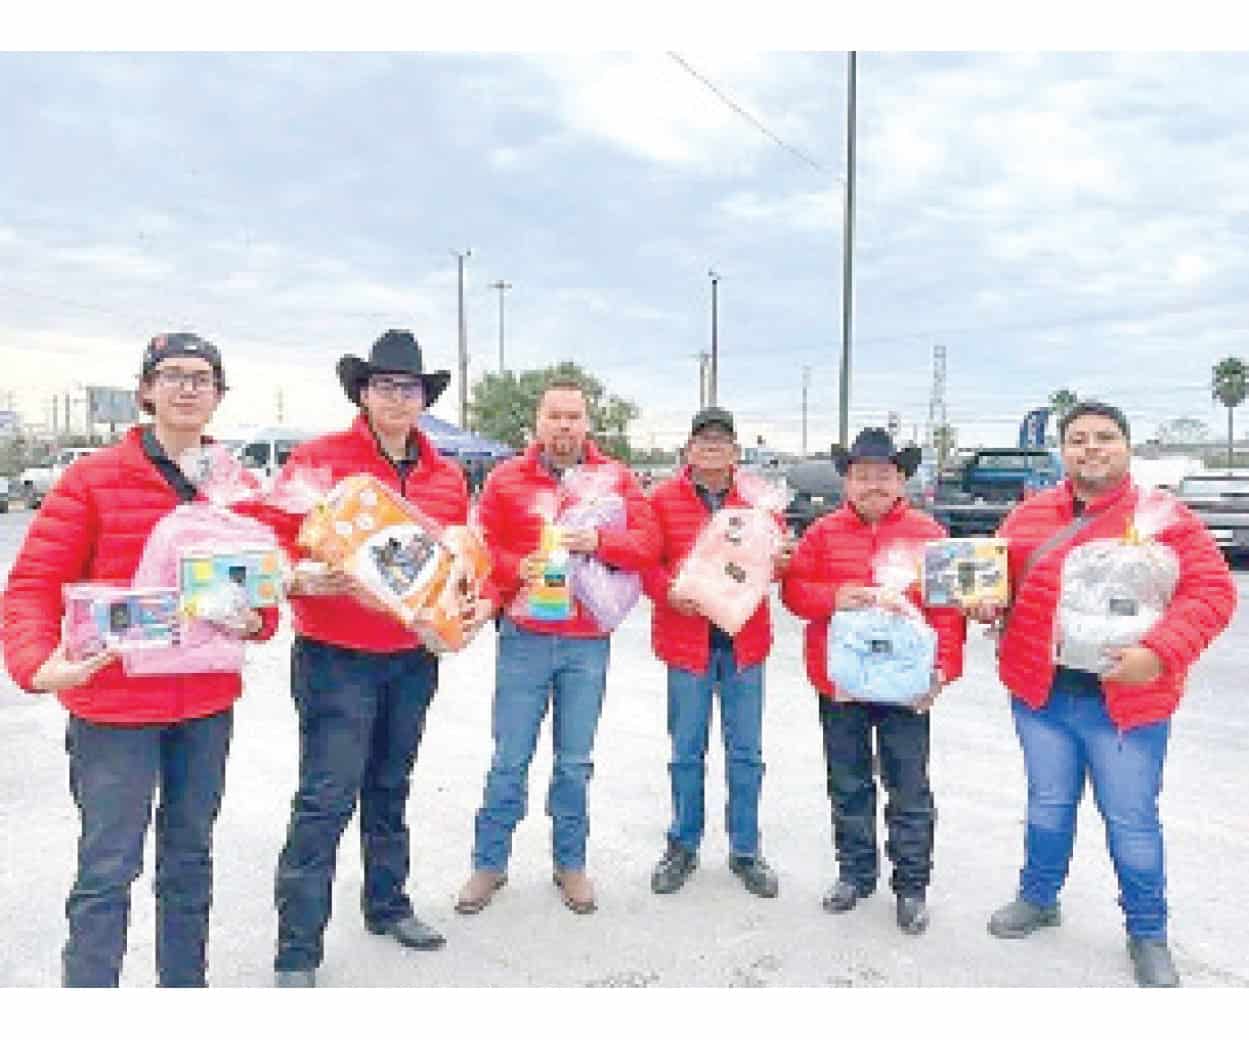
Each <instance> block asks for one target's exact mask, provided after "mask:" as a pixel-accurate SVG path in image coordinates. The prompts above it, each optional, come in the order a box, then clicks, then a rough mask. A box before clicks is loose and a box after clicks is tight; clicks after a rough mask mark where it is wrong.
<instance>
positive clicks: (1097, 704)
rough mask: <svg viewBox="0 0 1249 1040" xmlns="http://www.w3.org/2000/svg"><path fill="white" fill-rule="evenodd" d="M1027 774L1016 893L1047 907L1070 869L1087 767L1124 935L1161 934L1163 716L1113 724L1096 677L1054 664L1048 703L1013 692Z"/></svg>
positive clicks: (1166, 729)
mask: <svg viewBox="0 0 1249 1040" xmlns="http://www.w3.org/2000/svg"><path fill="white" fill-rule="evenodd" d="M1011 711H1012V712H1013V714H1014V716H1015V731H1016V732H1017V733H1018V734H1019V743H1020V746H1021V747H1022V748H1023V754H1024V766H1025V769H1026V771H1027V775H1028V824H1027V835H1026V838H1025V844H1024V853H1025V862H1024V868H1023V870H1022V871H1021V872H1020V875H1019V894H1020V896H1021V897H1022V898H1024V899H1026V900H1027V901H1028V902H1030V903H1033V904H1035V905H1037V906H1045V907H1049V906H1053V905H1054V904H1055V903H1056V902H1057V899H1058V890H1059V889H1060V888H1062V885H1063V882H1064V881H1065V880H1066V877H1067V868H1068V866H1069V864H1070V863H1071V851H1072V848H1073V846H1074V845H1075V837H1076V807H1077V806H1078V805H1079V803H1080V799H1081V797H1082V796H1083V794H1084V778H1085V776H1086V775H1087V776H1089V777H1090V778H1091V780H1092V785H1093V797H1094V799H1095V800H1096V802H1097V808H1098V809H1099V810H1100V811H1101V814H1102V818H1103V820H1104V821H1105V824H1106V844H1107V846H1108V848H1109V849H1110V858H1111V860H1112V862H1113V863H1114V867H1115V874H1116V875H1117V876H1118V878H1119V905H1120V906H1121V907H1123V912H1124V917H1125V920H1126V923H1127V931H1128V935H1130V936H1132V937H1134V938H1142V939H1146V938H1165V937H1166V933H1167V900H1166V870H1165V867H1164V863H1163V849H1162V823H1161V821H1160V820H1159V818H1158V795H1159V792H1160V791H1161V790H1162V767H1163V763H1164V761H1165V760H1166V753H1167V737H1168V735H1169V733H1170V729H1171V724H1170V722H1156V723H1153V724H1151V725H1147V726H1137V727H1134V728H1132V729H1129V730H1125V731H1123V732H1122V733H1120V732H1119V731H1118V730H1117V729H1116V728H1115V725H1114V723H1113V722H1112V721H1111V720H1110V716H1108V715H1107V714H1106V705H1105V701H1104V700H1103V698H1102V697H1101V696H1100V692H1099V687H1098V684H1097V679H1096V677H1095V676H1093V675H1091V674H1089V673H1086V672H1075V671H1070V670H1068V669H1065V668H1060V669H1059V670H1058V674H1057V676H1056V677H1055V680H1054V686H1053V689H1052V690H1051V692H1050V699H1049V701H1048V703H1047V704H1046V705H1045V706H1044V707H1043V708H1042V709H1041V710H1040V711H1034V710H1033V709H1032V708H1030V707H1028V705H1026V704H1024V703H1023V701H1021V700H1019V699H1018V698H1016V697H1012V698H1011Z"/></svg>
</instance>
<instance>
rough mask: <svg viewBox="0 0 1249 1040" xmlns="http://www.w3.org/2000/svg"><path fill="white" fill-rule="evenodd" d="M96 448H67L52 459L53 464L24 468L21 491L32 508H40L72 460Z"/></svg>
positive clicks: (20, 482) (20, 478) (20, 481)
mask: <svg viewBox="0 0 1249 1040" xmlns="http://www.w3.org/2000/svg"><path fill="white" fill-rule="evenodd" d="M95 450H96V449H95V448H65V449H64V450H63V451H61V452H60V453H59V454H58V455H57V456H56V458H55V459H53V460H52V465H50V466H30V467H28V468H27V469H24V470H22V473H21V475H20V476H19V477H18V478H17V479H18V482H19V484H20V486H21V493H22V494H23V495H25V497H26V501H27V502H28V503H29V504H30V508H31V509H38V508H39V505H40V503H41V502H43V496H44V495H46V494H47V493H48V492H49V491H50V490H51V489H52V486H53V485H54V484H56V482H57V481H58V480H60V479H61V476H62V474H64V472H65V471H66V470H67V469H68V468H69V464H70V463H71V462H73V461H74V460H75V459H80V458H82V457H83V456H84V455H90V454H91V453H92V452H93V451H95Z"/></svg>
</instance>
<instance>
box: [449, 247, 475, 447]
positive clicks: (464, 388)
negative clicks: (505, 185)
mask: <svg viewBox="0 0 1249 1040" xmlns="http://www.w3.org/2000/svg"><path fill="white" fill-rule="evenodd" d="M451 255H452V256H454V257H455V259H456V266H457V268H458V272H459V312H460V429H462V430H467V429H468V326H467V324H466V323H465V321H464V258H465V257H469V256H472V255H473V251H472V250H471V249H466V250H464V252H462V253H460V252H457V251H456V250H454V249H453V250H451Z"/></svg>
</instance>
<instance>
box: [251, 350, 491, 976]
mask: <svg viewBox="0 0 1249 1040" xmlns="http://www.w3.org/2000/svg"><path fill="white" fill-rule="evenodd" d="M338 377H339V380H340V381H341V382H342V386H343V390H344V391H345V392H346V394H347V397H348V398H349V399H350V400H351V402H352V403H353V404H355V405H357V406H358V407H359V409H360V413H359V415H358V416H357V417H356V419H355V422H353V423H352V425H351V427H350V429H348V430H345V431H343V432H341V433H331V434H327V435H326V436H324V437H318V438H317V439H315V440H312V441H309V442H307V443H305V444H303V445H301V446H300V447H298V448H297V449H296V450H295V451H294V452H293V453H292V454H291V457H290V459H289V461H288V462H287V464H286V467H285V469H284V470H283V477H285V476H288V475H290V474H292V473H294V472H297V471H300V470H304V469H320V468H322V467H329V469H330V472H331V477H332V479H333V480H334V481H338V480H341V479H342V478H343V477H347V476H351V475H352V474H356V473H368V474H371V475H373V476H375V477H377V478H378V479H379V480H381V481H383V482H385V483H386V484H388V485H389V486H390V487H392V488H394V489H395V491H397V492H399V493H400V494H402V495H403V496H404V497H405V498H408V499H411V500H412V501H413V502H414V503H416V504H417V505H418V506H419V507H420V508H421V510H422V511H424V512H425V513H426V514H427V515H428V516H430V517H431V518H433V519H435V520H438V521H440V522H442V523H444V524H461V523H464V522H465V519H466V518H467V515H468V491H467V488H466V486H465V482H464V475H463V473H462V472H461V470H460V468H459V466H457V465H455V464H454V463H453V462H451V461H450V460H448V459H445V458H443V457H442V456H441V455H439V454H438V451H437V449H435V447H434V445H433V443H432V442H431V441H430V440H429V439H428V438H427V437H426V436H425V435H424V434H423V433H421V431H420V430H419V429H418V428H417V425H416V420H417V418H418V417H419V416H420V414H421V413H422V412H423V411H424V410H425V408H427V407H428V406H429V405H431V404H433V403H434V401H435V400H436V399H437V397H438V395H439V394H441V393H442V391H443V390H445V389H446V387H447V384H448V382H450V379H451V376H450V373H448V372H446V371H439V372H427V371H426V370H425V367H424V364H423V361H422V357H421V348H420V346H419V344H418V343H417V341H416V339H415V337H413V335H412V333H410V332H408V331H406V330H398V329H391V330H390V331H388V332H386V333H385V334H383V335H382V336H381V337H380V338H379V339H378V340H377V342H376V343H374V344H373V349H372V351H371V352H370V355H369V359H368V360H367V361H364V360H362V359H360V358H358V357H354V356H352V355H346V356H344V357H342V358H341V359H340V360H339V362H338ZM265 519H266V520H269V521H270V522H271V523H272V524H273V526H274V527H275V528H276V529H277V532H278V535H279V537H280V538H281V539H282V542H283V544H284V546H285V548H286V550H287V552H288V553H289V554H290V556H291V559H292V560H301V559H302V558H304V557H306V555H307V553H306V551H305V550H303V549H302V548H300V547H299V546H297V545H296V544H295V538H296V535H297V533H298V528H299V523H298V518H295V517H289V516H285V515H283V514H277V513H273V512H268V511H267V512H266V515H265ZM290 597H291V606H292V609H293V613H294V624H295V632H296V636H295V640H294V644H293V646H292V648H291V692H292V696H293V697H294V700H295V708H296V710H297V712H298V713H299V740H300V749H299V789H298V791H297V792H296V794H295V797H294V799H293V801H292V803H291V819H290V827H289V829H288V831H287V836H286V846H285V848H283V850H282V854H281V858H280V859H279V861H278V868H277V878H276V884H275V900H276V903H277V910H278V948H277V957H276V959H275V961H274V969H275V971H276V973H277V983H278V985H280V986H312V985H315V974H314V973H315V971H316V969H317V968H318V967H319V966H320V964H321V960H322V955H323V943H322V937H323V934H324V931H325V926H326V924H327V923H328V921H329V917H330V896H331V890H332V887H333V880H334V863H335V858H336V855H337V849H338V841H339V838H340V837H341V836H342V832H343V830H344V829H345V828H346V826H347V823H348V821H349V820H350V819H351V816H352V813H353V812H354V811H355V809H356V805H357V803H358V804H359V807H360V844H361V854H362V858H363V861H364V889H363V891H362V893H361V900H360V902H361V909H362V910H363V912H364V923H365V927H366V928H367V929H368V930H369V931H370V932H373V933H374V934H378V935H383V934H384V935H389V936H391V937H393V938H394V939H395V940H397V941H398V942H400V943H402V944H403V945H405V946H409V947H413V948H416V949H422V950H430V949H436V948H438V947H440V946H442V945H443V942H444V939H443V937H442V936H441V935H440V934H439V933H438V932H436V931H435V930H434V929H433V928H431V927H429V926H428V925H426V924H424V923H423V922H422V921H420V920H419V919H418V918H417V917H416V916H415V915H414V914H413V912H412V903H411V901H410V900H409V899H408V896H407V894H406V893H405V892H404V884H405V882H406V880H407V876H408V856H409V840H408V829H407V824H406V822H405V821H406V813H407V801H408V787H409V777H410V775H411V771H412V767H413V765H414V763H415V761H416V753H417V748H418V746H419V744H420V741H421V734H422V732H423V729H424V725H425V712H426V709H428V707H429V703H430V700H431V699H432V697H433V695H434V690H435V688H436V686H437V682H438V659H437V657H435V656H434V655H433V654H432V653H430V652H429V651H427V650H426V649H425V648H424V647H422V646H421V643H420V639H419V638H418V637H417V636H416V635H415V634H414V633H413V632H412V631H410V630H409V629H407V628H405V627H404V626H403V625H401V624H400V623H399V622H398V621H397V620H395V619H394V618H393V617H391V616H390V615H389V614H385V613H382V612H381V611H380V610H378V609H375V607H374V606H373V605H372V604H371V602H370V600H369V597H368V595H367V593H364V592H363V590H361V589H360V588H358V587H357V586H356V584H355V582H354V579H352V578H350V577H348V576H346V575H344V574H341V573H337V572H333V571H331V572H328V573H327V572H324V571H320V572H318V571H317V570H316V569H314V568H311V567H308V566H306V565H297V566H296V568H295V576H294V580H293V584H292V587H291V590H290ZM486 609H488V605H486V606H483V610H482V615H483V616H481V617H478V618H475V619H474V621H475V623H476V624H480V623H481V622H482V621H483V620H484V619H485V618H484V613H485V610H486Z"/></svg>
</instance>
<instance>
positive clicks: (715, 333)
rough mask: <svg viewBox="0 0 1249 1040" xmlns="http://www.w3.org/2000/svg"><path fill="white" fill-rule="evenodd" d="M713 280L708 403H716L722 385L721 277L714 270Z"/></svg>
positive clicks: (708, 274)
mask: <svg viewBox="0 0 1249 1040" xmlns="http://www.w3.org/2000/svg"><path fill="white" fill-rule="evenodd" d="M707 276H708V277H709V278H710V279H711V386H710V388H709V390H708V392H707V403H708V404H709V405H714V404H715V403H716V397H717V391H718V389H719V383H720V363H719V362H720V336H719V297H718V294H717V290H718V289H719V286H720V276H719V275H718V274H716V272H715V271H713V270H708V271H707Z"/></svg>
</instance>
